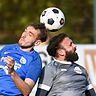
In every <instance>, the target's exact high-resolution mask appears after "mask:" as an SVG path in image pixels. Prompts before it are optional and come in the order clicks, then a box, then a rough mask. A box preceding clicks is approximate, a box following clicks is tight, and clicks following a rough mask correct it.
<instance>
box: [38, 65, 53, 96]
mask: <svg viewBox="0 0 96 96" xmlns="http://www.w3.org/2000/svg"><path fill="white" fill-rule="evenodd" d="M54 75H55V74H54V69H53V68H52V66H48V65H46V66H45V67H44V68H43V70H42V73H41V76H40V79H39V84H38V88H37V92H36V96H47V94H48V92H49V91H50V88H51V86H52V82H53V79H54Z"/></svg>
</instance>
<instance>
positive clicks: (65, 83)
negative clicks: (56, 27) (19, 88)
mask: <svg viewBox="0 0 96 96" xmlns="http://www.w3.org/2000/svg"><path fill="white" fill-rule="evenodd" d="M47 51H48V54H49V55H50V56H52V57H53V60H52V61H51V62H50V63H49V64H48V65H46V66H45V67H44V68H43V70H42V74H41V77H40V80H39V85H38V88H37V92H36V95H35V96H96V94H95V91H94V89H93V86H92V84H91V82H90V80H89V77H88V74H87V72H86V70H85V68H83V67H82V66H80V65H79V64H76V63H75V61H77V60H78V58H79V57H78V54H77V53H76V45H75V44H74V43H73V41H72V40H71V39H70V38H69V37H68V36H67V35H66V34H64V33H61V34H59V35H57V36H55V37H53V38H52V39H51V40H50V42H49V45H48V47H47Z"/></svg>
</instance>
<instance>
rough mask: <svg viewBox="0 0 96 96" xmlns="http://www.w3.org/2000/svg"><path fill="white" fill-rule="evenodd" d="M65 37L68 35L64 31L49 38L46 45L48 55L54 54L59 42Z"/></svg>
mask: <svg viewBox="0 0 96 96" xmlns="http://www.w3.org/2000/svg"><path fill="white" fill-rule="evenodd" d="M65 37H68V35H67V34H65V33H60V34H58V35H56V36H54V37H53V38H51V39H50V41H49V44H48V46H47V52H48V54H49V55H50V56H53V57H55V56H56V52H57V49H59V48H60V43H61V42H62V40H63V39H64V38H65Z"/></svg>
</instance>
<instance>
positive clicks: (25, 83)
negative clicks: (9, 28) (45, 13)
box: [0, 23, 47, 96]
mask: <svg viewBox="0 0 96 96" xmlns="http://www.w3.org/2000/svg"><path fill="white" fill-rule="evenodd" d="M46 39H47V30H46V28H45V26H44V24H41V23H40V24H35V23H32V24H30V25H28V26H27V27H26V28H25V30H24V32H23V33H22V35H21V37H20V39H19V42H18V43H17V44H11V45H7V46H5V47H4V48H2V49H1V50H0V96H28V95H29V94H30V92H31V90H32V88H33V87H34V85H35V83H36V81H37V79H38V76H39V75H40V72H41V69H42V62H41V58H40V55H39V53H38V52H36V51H35V50H34V46H37V45H39V44H40V43H41V42H45V41H46Z"/></svg>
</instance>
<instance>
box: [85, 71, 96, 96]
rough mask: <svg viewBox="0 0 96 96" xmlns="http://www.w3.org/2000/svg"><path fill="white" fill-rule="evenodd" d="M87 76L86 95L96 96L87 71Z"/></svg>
mask: <svg viewBox="0 0 96 96" xmlns="http://www.w3.org/2000/svg"><path fill="white" fill-rule="evenodd" d="M86 74H87V86H86V87H87V88H86V91H85V94H86V96H96V93H95V90H94V88H93V85H92V83H91V80H90V78H89V76H88V73H87V71H86Z"/></svg>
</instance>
